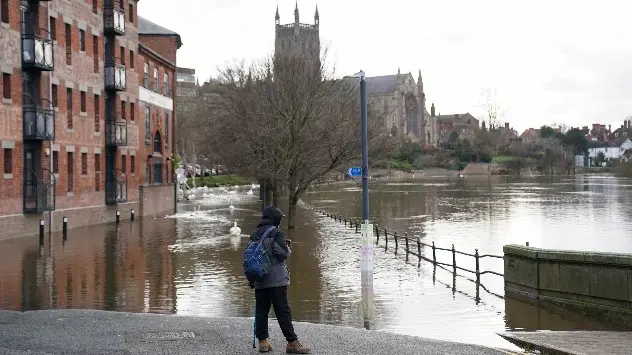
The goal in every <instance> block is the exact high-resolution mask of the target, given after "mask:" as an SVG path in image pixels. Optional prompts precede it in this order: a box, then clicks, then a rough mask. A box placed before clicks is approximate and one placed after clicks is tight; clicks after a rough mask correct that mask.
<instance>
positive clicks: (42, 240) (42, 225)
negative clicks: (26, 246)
mask: <svg viewBox="0 0 632 355" xmlns="http://www.w3.org/2000/svg"><path fill="white" fill-rule="evenodd" d="M39 244H40V245H44V220H43V219H40V226H39Z"/></svg>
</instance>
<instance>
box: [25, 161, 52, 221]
mask: <svg viewBox="0 0 632 355" xmlns="http://www.w3.org/2000/svg"><path fill="white" fill-rule="evenodd" d="M23 185H24V191H23V193H24V195H23V196H24V213H42V212H48V211H53V210H55V186H56V181H55V175H53V172H52V171H50V170H48V169H42V174H41V176H38V174H37V173H36V172H35V171H34V170H31V169H28V168H24V183H23Z"/></svg>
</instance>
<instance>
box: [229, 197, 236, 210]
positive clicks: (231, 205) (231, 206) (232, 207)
mask: <svg viewBox="0 0 632 355" xmlns="http://www.w3.org/2000/svg"><path fill="white" fill-rule="evenodd" d="M229 202H230V206H228V209H230V210H231V211H233V210H234V209H235V206H233V201H232V200H229Z"/></svg>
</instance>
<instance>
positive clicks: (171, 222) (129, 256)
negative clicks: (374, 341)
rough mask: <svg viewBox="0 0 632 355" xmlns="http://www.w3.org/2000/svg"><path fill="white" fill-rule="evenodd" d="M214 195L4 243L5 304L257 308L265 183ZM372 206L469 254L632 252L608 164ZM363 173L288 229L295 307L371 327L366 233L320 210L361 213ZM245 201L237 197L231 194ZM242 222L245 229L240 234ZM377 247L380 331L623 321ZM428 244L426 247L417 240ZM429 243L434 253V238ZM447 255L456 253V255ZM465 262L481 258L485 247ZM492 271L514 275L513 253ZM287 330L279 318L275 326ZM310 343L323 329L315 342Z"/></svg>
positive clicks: (407, 186)
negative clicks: (250, 268)
mask: <svg viewBox="0 0 632 355" xmlns="http://www.w3.org/2000/svg"><path fill="white" fill-rule="evenodd" d="M247 190H248V189H244V190H240V191H238V192H237V193H236V194H227V193H225V192H222V193H220V192H210V193H207V194H206V195H205V197H203V198H199V199H196V200H194V201H192V202H188V203H186V204H182V205H180V206H179V209H180V212H179V213H178V214H176V215H175V216H167V217H165V218H156V219H153V218H152V219H143V220H137V221H136V222H134V223H130V222H123V223H121V225H120V226H119V227H118V228H117V227H116V226H114V225H107V226H97V227H91V228H82V229H75V230H71V231H69V233H68V236H67V238H66V239H64V238H63V236H62V235H61V234H53V235H52V236H49V237H48V236H47V237H46V239H45V243H44V245H43V246H40V245H39V241H38V238H37V236H35V237H29V238H21V239H14V240H9V241H4V242H1V243H0V308H2V309H11V310H24V311H26V310H35V309H48V308H94V309H104V310H114V311H129V312H152V313H163V314H176V315H195V316H241V317H251V316H252V313H253V294H252V290H250V288H249V287H248V285H247V282H246V281H245V279H244V277H243V276H242V266H241V253H242V251H243V249H244V247H245V245H246V243H247V240H248V236H247V234H249V232H250V230H251V229H252V228H253V227H254V226H255V225H256V222H257V220H258V217H259V212H258V211H259V209H260V203H259V201H258V193H257V191H256V190H255V191H254V194H248V193H247ZM370 197H371V206H370V207H371V216H372V219H373V221H374V222H375V223H376V224H378V225H379V226H380V229H381V230H383V229H384V228H387V229H388V230H389V232H391V231H395V230H396V231H397V232H398V234H399V235H402V234H404V233H408V235H409V236H413V237H417V236H419V237H420V240H421V241H423V242H425V243H431V242H433V241H434V242H435V244H436V246H438V247H443V248H450V247H451V246H452V244H454V245H455V248H456V249H457V250H460V251H464V252H468V253H474V250H475V249H478V251H479V253H480V254H493V255H502V247H503V245H506V244H524V243H526V242H529V243H530V245H532V246H537V247H543V248H558V249H577V250H600V251H613V252H628V253H632V234H630V233H629V231H630V230H632V219H631V218H630V216H632V180H629V179H620V178H615V177H612V176H608V175H594V176H590V175H584V176H574V177H554V178H550V177H528V178H527V177H493V178H487V177H481V178H476V177H466V178H462V179H459V178H434V179H432V178H429V179H423V180H420V179H417V180H407V181H393V180H390V181H389V180H383V181H379V182H374V183H372V184H371V193H370ZM360 198H361V196H360V187H359V186H357V185H355V184H354V183H353V182H350V183H343V184H334V185H326V186H318V187H316V188H314V189H313V190H311V191H310V192H309V193H308V194H307V196H306V197H305V198H304V199H303V201H302V202H301V205H300V207H299V209H298V212H297V221H298V223H297V228H296V229H293V230H290V231H287V230H286V229H285V228H284V230H286V231H287V235H288V237H289V238H291V239H292V240H293V247H294V253H293V254H292V256H291V258H290V260H289V267H290V270H291V277H292V284H291V286H290V288H289V295H290V303H291V305H292V310H293V317H294V319H295V320H298V321H309V322H317V323H326V324H336V325H348V326H354V327H362V326H363V325H364V319H363V316H362V313H361V308H360V305H361V287H360V270H359V260H360V252H359V241H360V235H359V234H355V233H354V231H353V230H351V229H349V227H345V226H344V224H343V223H340V222H337V221H334V220H333V219H331V218H327V217H325V216H322V215H319V214H318V213H316V212H314V211H313V208H321V209H325V210H328V211H330V212H332V213H336V214H340V215H344V216H347V217H356V218H357V217H359V216H360V214H361V200H360ZM231 203H232V204H233V205H234V206H235V209H234V210H231V209H229V208H228V206H229V205H230V204H231ZM234 221H236V222H237V223H238V225H239V226H240V227H241V228H242V235H241V236H237V237H233V236H230V235H229V228H230V227H231V226H232V224H233V222H234ZM380 239H381V240H380V242H379V244H378V245H377V246H376V247H375V249H374V255H375V256H374V294H375V297H374V317H373V318H372V319H371V320H370V328H371V329H376V330H384V331H390V332H396V333H402V334H409V335H415V336H423V337H429V338H435V339H442V340H451V341H459V342H468V343H475V344H481V345H486V346H493V347H503V348H513V347H512V346H511V345H510V344H509V343H507V342H505V341H504V340H503V339H501V338H500V337H499V336H498V335H496V334H497V333H499V332H504V331H505V330H510V329H551V330H570V329H619V328H618V327H617V326H615V325H612V324H609V323H608V322H605V321H600V320H595V319H590V318H587V317H584V316H582V315H580V314H577V313H574V312H570V311H566V310H560V309H555V310H551V309H543V308H538V307H537V306H534V305H531V304H528V303H524V302H521V301H516V300H510V299H508V300H505V299H503V295H504V292H503V280H502V277H499V276H496V275H492V274H486V275H483V276H482V277H481V284H482V287H480V288H478V289H477V287H476V285H475V283H473V282H472V280H473V276H472V275H470V274H467V273H465V272H460V271H459V272H458V275H457V276H456V277H453V274H452V270H451V268H449V267H448V268H446V269H444V268H440V267H437V268H435V267H433V265H432V263H429V262H426V261H423V260H422V261H419V260H418V259H417V257H416V256H412V255H410V256H409V257H408V258H407V257H406V253H405V252H403V249H402V244H403V243H402V244H400V249H399V252H398V253H395V252H394V243H393V241H392V240H390V241H389V245H388V249H386V248H385V245H384V242H383V239H382V238H380ZM414 248H415V249H416V246H415V247H414ZM422 253H423V254H424V255H425V256H426V257H428V258H432V251H431V249H429V248H422ZM437 260H438V261H440V262H445V263H451V262H452V255H451V253H450V252H444V251H437ZM457 265H458V266H462V267H465V268H468V269H474V260H473V258H471V257H468V256H464V255H457ZM480 266H481V270H491V271H496V272H500V273H502V272H503V264H502V260H498V259H492V258H485V259H481V265H480ZM272 329H273V331H274V329H277V331H278V328H277V327H276V326H274V327H273V328H272ZM306 341H309V339H306Z"/></svg>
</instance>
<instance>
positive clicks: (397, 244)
mask: <svg viewBox="0 0 632 355" xmlns="http://www.w3.org/2000/svg"><path fill="white" fill-rule="evenodd" d="M393 238H395V254H397V248H398V247H399V243H398V240H397V231H395V234H393Z"/></svg>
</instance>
